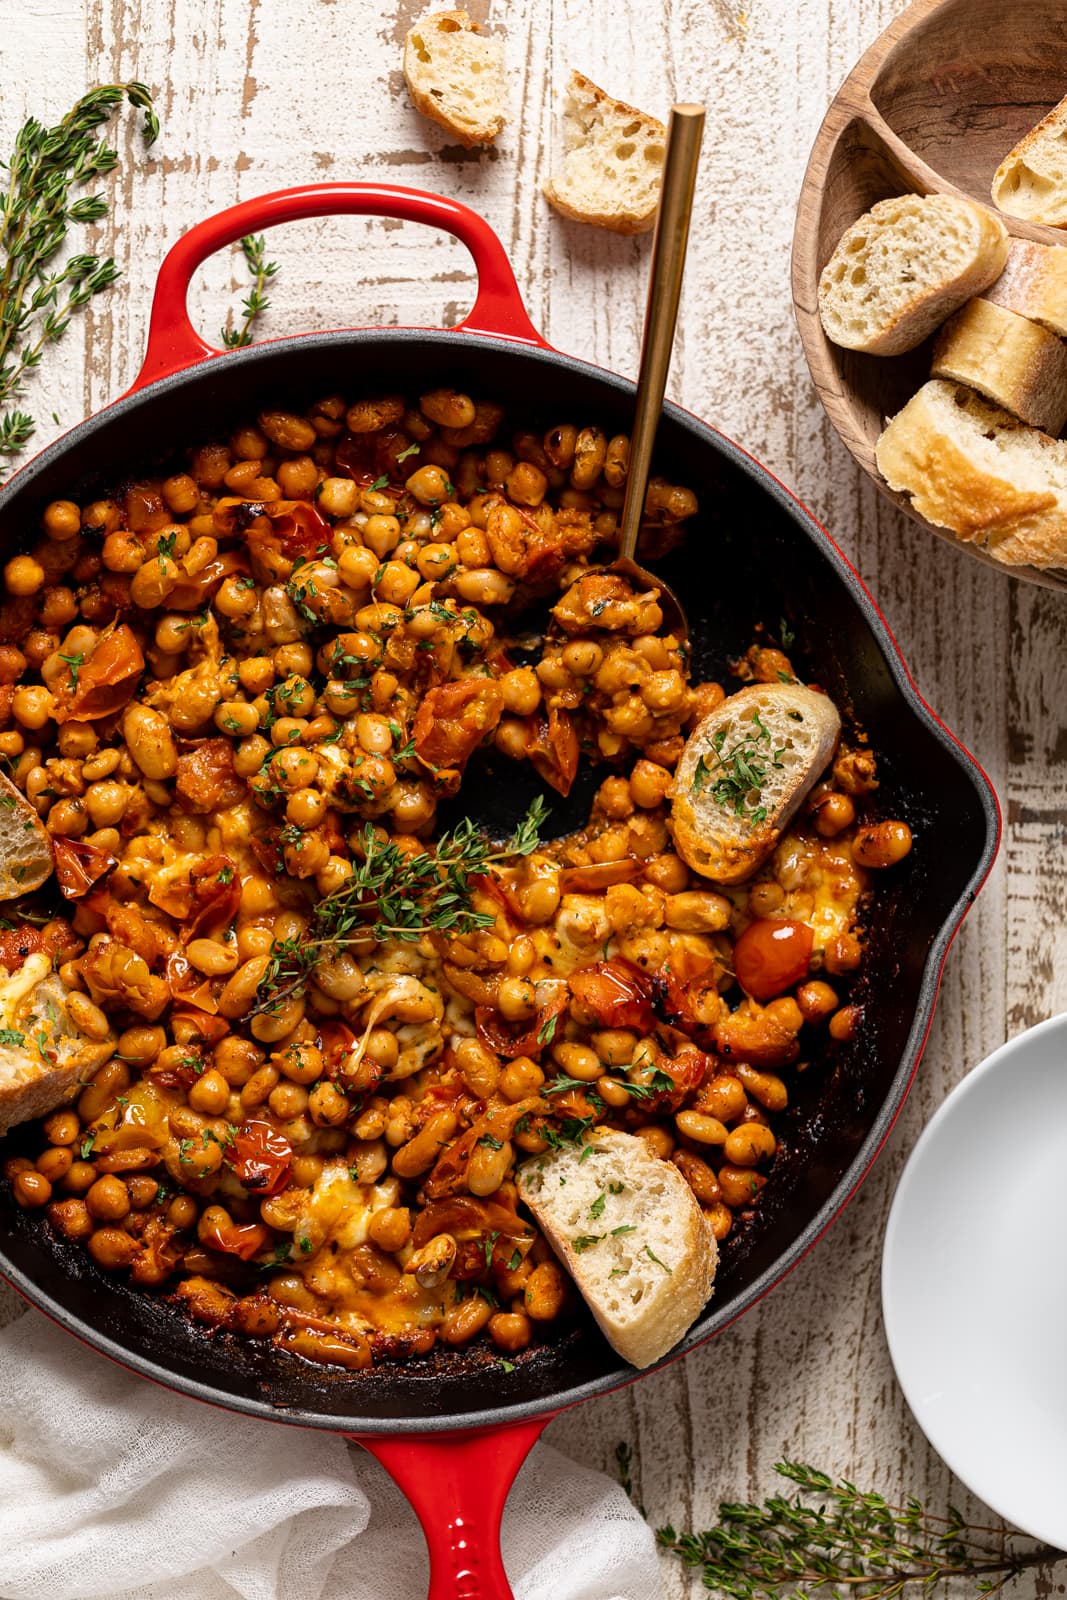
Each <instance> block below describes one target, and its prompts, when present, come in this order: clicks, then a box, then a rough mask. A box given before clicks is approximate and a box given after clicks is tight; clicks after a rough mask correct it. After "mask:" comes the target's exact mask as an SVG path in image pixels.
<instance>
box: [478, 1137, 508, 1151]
mask: <svg viewBox="0 0 1067 1600" xmlns="http://www.w3.org/2000/svg"><path fill="white" fill-rule="evenodd" d="M478 1143H479V1144H480V1145H484V1146H485V1148H486V1149H487V1150H503V1148H504V1141H503V1140H502V1139H494V1138H493V1135H492V1134H491V1133H483V1134H482V1136H481V1138H480V1139H479V1140H478Z"/></svg>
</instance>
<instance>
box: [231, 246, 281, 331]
mask: <svg viewBox="0 0 1067 1600" xmlns="http://www.w3.org/2000/svg"><path fill="white" fill-rule="evenodd" d="M241 251H242V253H243V255H244V258H245V262H246V264H247V266H248V271H249V274H250V276H251V278H252V287H251V289H250V290H249V291H248V296H247V298H246V299H245V300H243V301H242V302H241V310H242V311H243V312H244V321H243V322H242V323H241V324H240V326H239V327H236V328H223V330H222V342H223V345H224V346H225V347H226V349H227V350H238V349H240V348H241V347H242V346H243V345H246V344H251V343H252V329H253V327H254V325H255V323H256V320H257V318H258V317H261V316H262V315H263V313H264V311H269V310H270V301H269V300H268V299H267V292H266V291H267V285H268V283H269V282H270V280H271V279H272V278H273V277H274V276H275V275H276V274H277V271H278V263H277V262H276V261H268V260H267V242H266V240H265V239H264V237H263V235H262V234H261V233H260V234H254V233H249V234H246V235H245V237H244V238H243V239H242V240H241Z"/></svg>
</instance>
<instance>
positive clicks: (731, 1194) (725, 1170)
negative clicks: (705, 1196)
mask: <svg viewBox="0 0 1067 1600" xmlns="http://www.w3.org/2000/svg"><path fill="white" fill-rule="evenodd" d="M766 1182H767V1179H766V1178H765V1177H764V1176H763V1174H762V1172H753V1171H752V1169H751V1167H739V1166H736V1165H731V1164H728V1163H724V1164H723V1165H722V1166H721V1167H720V1168H719V1188H720V1190H721V1191H722V1198H723V1201H724V1203H725V1204H726V1205H728V1206H729V1207H730V1209H731V1210H732V1211H743V1210H745V1209H746V1208H748V1207H750V1206H753V1205H755V1203H756V1200H757V1198H758V1197H759V1192H760V1190H761V1189H762V1188H763V1186H764V1184H765V1183H766Z"/></svg>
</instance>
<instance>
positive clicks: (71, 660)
mask: <svg viewBox="0 0 1067 1600" xmlns="http://www.w3.org/2000/svg"><path fill="white" fill-rule="evenodd" d="M59 659H60V661H65V662H66V663H67V666H68V667H69V668H70V686H71V688H72V689H76V688H77V687H78V668H79V667H83V666H84V665H85V651H84V650H80V651H79V652H78V654H77V655H74V656H65V655H64V654H63V653H62V651H60V655H59Z"/></svg>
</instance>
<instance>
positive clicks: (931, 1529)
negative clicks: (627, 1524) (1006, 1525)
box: [616, 1451, 1063, 1600]
mask: <svg viewBox="0 0 1067 1600" xmlns="http://www.w3.org/2000/svg"><path fill="white" fill-rule="evenodd" d="M616 1455H617V1460H618V1462H619V1466H620V1474H621V1475H623V1476H624V1478H625V1479H629V1476H630V1460H631V1457H630V1453H629V1452H628V1451H626V1452H625V1454H624V1453H623V1452H622V1451H619V1452H617V1453H616ZM774 1470H775V1471H776V1472H777V1473H778V1474H779V1475H780V1476H781V1477H783V1478H786V1479H788V1480H789V1481H790V1482H791V1483H794V1484H796V1485H797V1487H798V1489H799V1490H800V1493H799V1494H795V1495H791V1496H786V1495H771V1496H769V1497H768V1498H767V1499H766V1500H764V1501H763V1503H762V1505H753V1504H731V1503H726V1504H723V1505H720V1507H719V1521H718V1524H717V1525H716V1526H715V1527H714V1528H711V1529H709V1530H708V1531H707V1532H706V1533H676V1532H675V1530H674V1529H673V1528H660V1529H658V1530H657V1533H656V1539H657V1542H658V1543H659V1544H660V1546H661V1547H662V1548H663V1549H664V1550H670V1551H672V1552H673V1553H674V1554H675V1555H677V1556H679V1557H680V1558H681V1559H682V1561H684V1562H685V1563H686V1564H687V1565H688V1566H691V1567H701V1568H702V1569H703V1582H704V1586H705V1588H707V1589H714V1590H715V1591H716V1592H717V1593H719V1594H723V1595H729V1596H732V1597H733V1600H782V1597H783V1595H788V1596H791V1597H795V1600H806V1597H808V1596H814V1595H817V1594H829V1595H830V1596H832V1597H833V1600H841V1597H842V1596H843V1595H846V1594H847V1595H849V1596H852V1597H856V1600H895V1597H896V1596H897V1595H900V1594H901V1593H903V1591H904V1590H905V1589H914V1588H918V1589H922V1590H927V1591H928V1590H930V1589H931V1588H932V1587H933V1586H934V1585H935V1584H938V1583H941V1582H942V1581H943V1580H945V1579H949V1578H969V1579H971V1580H973V1582H974V1584H975V1592H976V1593H978V1594H984V1595H988V1594H993V1593H995V1591H996V1590H997V1589H999V1588H1001V1587H1002V1585H1003V1584H1005V1583H1007V1582H1008V1580H1009V1579H1011V1578H1013V1577H1015V1576H1016V1575H1017V1574H1018V1573H1020V1572H1022V1571H1023V1569H1024V1568H1026V1567H1036V1566H1045V1565H1048V1564H1049V1563H1050V1562H1056V1561H1061V1560H1062V1559H1063V1552H1061V1551H1059V1550H1053V1549H1051V1548H1049V1547H1048V1546H1044V1545H1039V1546H1036V1547H1033V1548H1030V1549H1027V1550H1020V1549H1018V1548H1016V1546H1017V1543H1018V1541H1019V1540H1020V1539H1023V1538H1024V1537H1025V1536H1024V1535H1023V1534H1017V1533H1013V1532H1011V1531H1010V1530H1006V1531H1005V1532H1004V1533H1001V1532H1000V1531H999V1530H998V1529H996V1528H988V1527H981V1526H977V1525H975V1524H973V1523H967V1522H965V1521H964V1519H963V1516H962V1514H961V1513H960V1512H959V1511H957V1510H955V1509H954V1508H953V1507H951V1506H950V1507H949V1511H948V1515H947V1516H938V1515H937V1514H935V1513H933V1512H930V1511H927V1510H926V1508H925V1507H924V1506H923V1505H922V1504H921V1503H920V1501H918V1500H916V1499H915V1498H914V1497H913V1496H909V1497H908V1499H907V1501H906V1503H905V1504H904V1505H903V1506H894V1505H890V1504H889V1503H888V1501H887V1500H885V1498H884V1497H883V1496H882V1495H880V1494H873V1493H870V1492H864V1491H862V1490H860V1489H857V1488H856V1487H855V1485H854V1484H852V1483H849V1482H847V1480H840V1481H837V1482H835V1481H834V1479H833V1478H831V1477H830V1475H829V1474H828V1473H826V1472H819V1471H817V1470H816V1469H815V1468H814V1467H808V1466H804V1465H802V1464H801V1463H800V1462H796V1461H780V1462H778V1464H777V1466H776V1467H775V1469H774ZM627 1492H629V1490H628V1491H627ZM804 1497H807V1499H805V1498H804ZM809 1501H814V1502H816V1503H809ZM1028 1542H1029V1543H1030V1544H1031V1546H1033V1541H1028ZM998 1545H999V1548H998Z"/></svg>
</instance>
